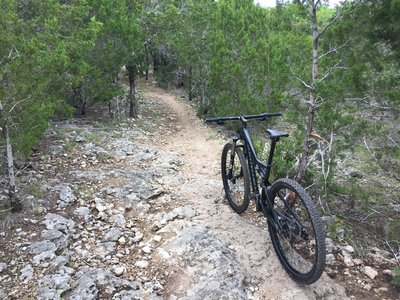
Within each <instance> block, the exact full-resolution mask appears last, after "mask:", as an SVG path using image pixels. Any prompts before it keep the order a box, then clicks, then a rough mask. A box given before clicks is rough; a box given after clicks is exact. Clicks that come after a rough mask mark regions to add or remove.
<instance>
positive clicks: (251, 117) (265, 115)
mask: <svg viewBox="0 0 400 300" xmlns="http://www.w3.org/2000/svg"><path fill="white" fill-rule="evenodd" d="M277 116H282V113H280V112H278V113H262V114H258V115H246V116H235V117H219V118H206V119H204V122H206V123H217V124H220V125H221V124H223V123H224V122H225V121H242V122H244V123H245V122H247V120H257V121H266V120H268V119H269V118H270V117H277Z"/></svg>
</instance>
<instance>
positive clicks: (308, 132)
mask: <svg viewBox="0 0 400 300" xmlns="http://www.w3.org/2000/svg"><path fill="white" fill-rule="evenodd" d="M305 2H307V3H308V5H309V6H310V19H311V32H312V41H313V42H312V71H311V72H312V73H311V83H306V82H305V81H304V80H302V79H300V78H298V77H297V79H298V80H300V81H301V82H302V83H303V85H304V86H305V87H306V88H307V89H308V92H309V99H308V101H307V104H308V111H307V122H306V125H305V135H304V141H303V151H302V153H301V156H300V161H299V166H298V168H297V174H296V177H295V179H296V180H297V181H301V180H302V178H303V176H304V174H305V172H306V170H307V165H308V164H307V161H308V157H309V155H310V149H311V146H310V138H311V136H312V134H313V131H314V117H315V112H316V109H317V106H318V103H317V101H318V95H317V86H318V83H319V82H321V81H323V80H324V79H326V78H327V77H328V76H329V75H330V74H331V73H332V71H333V70H334V69H338V68H340V65H341V61H339V62H338V63H337V64H335V65H334V66H333V67H331V68H329V69H328V71H327V72H326V73H325V74H324V75H323V76H320V73H319V61H320V59H321V58H323V57H325V56H327V55H330V54H333V53H337V52H338V51H339V49H340V48H342V47H344V46H345V45H346V44H345V45H343V46H340V47H336V48H331V49H329V50H328V51H327V52H326V53H324V54H322V55H319V39H320V37H321V36H322V35H323V33H324V32H325V31H326V29H328V28H329V27H330V26H331V25H332V24H334V23H335V22H336V21H337V20H338V18H339V17H340V14H339V13H337V14H336V15H335V16H334V17H333V18H332V19H331V20H330V22H329V23H328V24H326V25H325V27H323V28H322V29H321V30H319V28H318V23H317V9H318V7H319V6H320V5H321V0H308V1H302V4H304V3H305Z"/></svg>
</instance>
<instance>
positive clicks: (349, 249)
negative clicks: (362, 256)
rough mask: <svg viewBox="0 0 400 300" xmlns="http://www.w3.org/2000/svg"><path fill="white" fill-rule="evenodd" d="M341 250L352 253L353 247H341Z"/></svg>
mask: <svg viewBox="0 0 400 300" xmlns="http://www.w3.org/2000/svg"><path fill="white" fill-rule="evenodd" d="M342 250H344V251H346V252H348V253H354V248H353V247H352V246H350V245H347V246H344V247H342Z"/></svg>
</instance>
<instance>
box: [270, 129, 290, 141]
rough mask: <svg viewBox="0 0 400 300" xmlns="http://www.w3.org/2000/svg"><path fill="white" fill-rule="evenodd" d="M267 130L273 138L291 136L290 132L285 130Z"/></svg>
mask: <svg viewBox="0 0 400 300" xmlns="http://www.w3.org/2000/svg"><path fill="white" fill-rule="evenodd" d="M266 131H267V133H268V134H269V137H270V138H271V139H276V138H281V137H288V136H289V134H288V133H283V132H279V131H276V130H272V129H267V130H266Z"/></svg>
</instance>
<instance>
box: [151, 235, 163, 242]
mask: <svg viewBox="0 0 400 300" xmlns="http://www.w3.org/2000/svg"><path fill="white" fill-rule="evenodd" d="M153 240H155V241H156V242H161V236H159V235H155V236H154V237H153Z"/></svg>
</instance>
